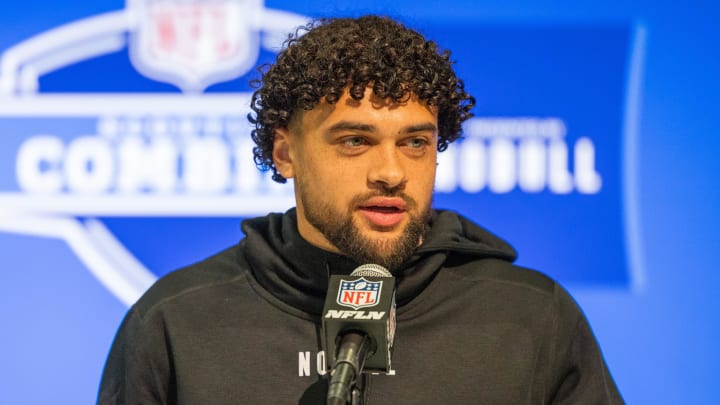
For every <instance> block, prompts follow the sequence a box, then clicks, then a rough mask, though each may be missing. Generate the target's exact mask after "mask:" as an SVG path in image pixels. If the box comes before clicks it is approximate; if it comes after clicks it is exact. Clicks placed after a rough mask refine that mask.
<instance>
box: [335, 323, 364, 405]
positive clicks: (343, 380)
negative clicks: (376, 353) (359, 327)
mask: <svg viewBox="0 0 720 405" xmlns="http://www.w3.org/2000/svg"><path fill="white" fill-rule="evenodd" d="M371 343H372V342H371V340H370V337H369V336H368V335H366V334H364V333H356V332H349V333H346V334H345V335H343V337H342V339H341V341H340V345H339V346H338V347H339V348H340V350H339V351H338V355H337V359H336V360H335V367H333V371H332V374H331V375H332V377H331V379H330V385H329V386H328V396H327V405H348V404H351V405H360V401H361V398H362V394H361V392H360V390H359V389H358V388H357V386H356V384H357V379H358V377H359V376H360V373H361V372H362V369H363V366H364V365H365V360H366V359H367V358H368V356H369V355H370V354H371V353H370V348H371V347H370V346H371Z"/></svg>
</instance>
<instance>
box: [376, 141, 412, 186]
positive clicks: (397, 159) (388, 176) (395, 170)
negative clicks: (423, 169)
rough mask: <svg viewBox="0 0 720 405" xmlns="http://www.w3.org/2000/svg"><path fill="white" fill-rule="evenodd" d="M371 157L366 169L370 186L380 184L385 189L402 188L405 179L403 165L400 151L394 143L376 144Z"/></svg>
mask: <svg viewBox="0 0 720 405" xmlns="http://www.w3.org/2000/svg"><path fill="white" fill-rule="evenodd" d="M376 148H377V149H376V152H377V153H375V154H373V156H372V157H371V160H372V161H371V162H370V169H369V171H368V182H369V183H370V186H376V187H377V186H380V187H383V188H386V189H395V188H402V187H404V186H405V182H406V181H407V177H406V170H405V166H404V164H403V161H402V156H401V152H400V151H399V150H398V148H397V147H396V145H387V146H385V145H382V146H381V145H378V146H376Z"/></svg>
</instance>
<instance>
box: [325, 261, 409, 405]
mask: <svg viewBox="0 0 720 405" xmlns="http://www.w3.org/2000/svg"><path fill="white" fill-rule="evenodd" d="M322 326H323V335H322V344H323V349H324V350H325V356H326V358H327V360H328V364H329V365H331V372H332V378H331V382H330V387H329V390H328V399H329V403H330V398H331V396H338V397H341V398H343V400H342V401H340V402H337V403H347V401H345V402H343V401H344V400H345V399H346V398H348V397H349V390H350V388H351V385H353V384H354V381H355V379H356V378H357V377H358V375H359V374H360V373H361V372H369V373H390V372H391V371H392V368H391V360H392V348H393V341H394V338H395V279H394V278H393V277H392V274H391V273H390V272H389V271H388V270H387V269H385V268H384V267H382V266H378V265H375V264H365V265H362V266H360V267H358V268H357V269H355V270H354V271H353V272H352V273H351V274H350V275H349V276H338V275H334V276H330V283H329V285H328V291H327V297H326V299H325V307H324V309H323V318H322Z"/></svg>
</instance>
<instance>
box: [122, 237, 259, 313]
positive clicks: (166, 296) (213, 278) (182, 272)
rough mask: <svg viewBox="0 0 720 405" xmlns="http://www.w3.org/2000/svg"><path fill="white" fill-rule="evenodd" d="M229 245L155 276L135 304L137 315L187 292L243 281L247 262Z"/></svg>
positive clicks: (207, 289)
mask: <svg viewBox="0 0 720 405" xmlns="http://www.w3.org/2000/svg"><path fill="white" fill-rule="evenodd" d="M239 254H240V247H239V246H238V245H233V246H231V247H228V248H226V249H224V250H222V251H220V252H218V253H216V254H214V255H212V256H210V257H207V258H205V259H203V260H201V261H198V262H196V263H193V264H191V265H188V266H186V267H183V268H180V269H177V270H174V271H172V272H170V273H168V274H166V275H164V276H163V277H161V278H160V279H158V280H157V281H156V282H155V283H154V284H153V285H152V286H151V287H150V288H149V289H148V290H147V291H146V292H145V294H143V296H142V297H141V298H140V300H138V302H137V303H136V304H135V310H136V311H137V312H138V314H140V315H141V316H142V315H144V314H146V313H147V312H149V311H151V310H152V309H153V308H156V307H158V306H160V305H163V304H165V303H168V302H170V301H173V300H179V299H182V298H183V297H184V296H187V295H189V294H191V293H204V294H213V290H216V289H220V288H223V287H225V286H227V285H228V284H229V283H235V282H244V281H245V280H246V277H247V273H248V269H247V266H245V265H243V263H244V262H243V261H240V260H239V258H238V255H239Z"/></svg>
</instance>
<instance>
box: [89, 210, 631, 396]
mask: <svg viewBox="0 0 720 405" xmlns="http://www.w3.org/2000/svg"><path fill="white" fill-rule="evenodd" d="M242 227H243V231H244V232H245V234H246V237H245V239H243V240H242V241H241V242H240V243H239V244H238V245H237V246H234V247H232V248H229V249H227V250H225V251H223V252H221V253H219V254H217V255H215V256H213V257H211V258H209V259H206V260H204V261H202V262H199V263H197V264H194V265H192V266H190V267H187V268H185V269H182V270H178V271H175V272H173V273H171V274H169V275H167V276H165V277H163V278H162V279H160V280H159V281H158V282H157V283H156V284H155V285H154V286H153V287H152V288H150V290H148V292H147V293H145V295H144V296H143V297H142V298H141V299H140V300H139V301H138V302H137V303H136V304H135V305H134V306H133V307H132V308H131V309H130V311H129V312H128V314H127V316H126V318H125V320H124V321H123V324H122V325H121V327H120V330H119V331H118V334H117V336H116V338H115V342H114V344H113V347H112V349H111V351H110V355H109V356H108V360H107V364H106V366H105V371H104V374H103V378H102V383H101V387H100V394H99V398H98V403H100V404H292V403H301V404H322V403H324V401H325V395H326V390H327V372H326V366H325V361H324V353H323V352H322V351H321V350H320V328H319V321H320V312H321V310H322V305H323V302H324V299H325V290H326V288H327V283H328V278H329V274H349V273H350V272H351V271H352V270H353V269H354V268H355V267H357V266H358V265H359V264H360V263H355V262H353V261H352V260H350V259H349V258H347V257H345V256H342V255H339V254H334V253H330V252H326V251H323V250H321V249H318V248H316V247H314V246H313V245H310V244H309V243H308V242H306V241H305V240H303V239H302V238H301V237H300V236H299V234H298V232H297V218H296V215H295V210H290V211H288V212H287V213H285V214H271V215H268V216H266V217H262V218H256V219H252V220H247V221H244V222H243V226H242ZM514 259H515V252H514V250H513V249H512V248H511V247H510V246H509V245H508V244H507V243H505V242H503V241H502V240H500V239H498V238H497V237H495V236H493V235H491V234H490V233H488V232H487V231H485V230H483V229H481V228H480V227H478V226H477V225H475V224H473V223H471V222H470V221H468V220H467V219H465V218H463V217H461V216H458V215H456V214H454V213H452V212H449V211H436V212H434V214H433V216H432V220H431V223H430V229H429V232H428V234H427V235H426V237H425V240H424V242H423V244H422V245H421V246H420V247H419V248H418V249H417V250H416V252H415V254H414V255H413V256H412V258H411V259H410V260H409V261H408V262H407V263H406V265H405V266H404V268H403V269H401V271H399V276H398V290H397V300H398V310H397V334H396V339H395V348H394V352H393V368H394V369H395V371H396V374H395V375H368V376H365V378H364V379H363V384H364V389H363V391H364V395H365V403H366V404H463V403H467V404H621V403H623V401H622V399H621V397H620V395H619V393H618V391H617V388H616V387H615V384H614V382H613V380H612V377H611V376H610V374H609V372H608V370H607V367H606V365H605V362H604V360H603V358H602V354H601V352H600V350H599V348H598V345H597V343H596V341H595V338H594V336H593V334H592V331H591V330H590V327H589V325H588V323H587V321H586V319H585V317H584V316H583V314H582V312H581V311H580V309H579V308H578V306H577V305H576V304H575V302H574V301H573V300H572V298H571V297H570V296H569V295H568V294H567V292H566V291H565V290H563V289H562V288H561V287H559V286H558V285H557V284H556V283H555V282H553V281H552V280H550V279H549V278H547V277H545V276H543V275H542V274H540V273H537V272H535V271H532V270H527V269H523V268H520V267H517V266H514V265H513V264H512V261H513V260H514Z"/></svg>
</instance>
